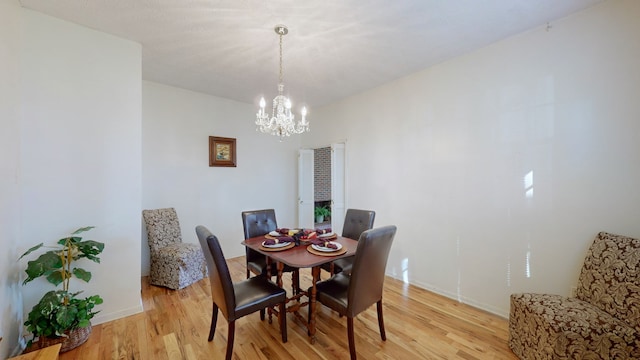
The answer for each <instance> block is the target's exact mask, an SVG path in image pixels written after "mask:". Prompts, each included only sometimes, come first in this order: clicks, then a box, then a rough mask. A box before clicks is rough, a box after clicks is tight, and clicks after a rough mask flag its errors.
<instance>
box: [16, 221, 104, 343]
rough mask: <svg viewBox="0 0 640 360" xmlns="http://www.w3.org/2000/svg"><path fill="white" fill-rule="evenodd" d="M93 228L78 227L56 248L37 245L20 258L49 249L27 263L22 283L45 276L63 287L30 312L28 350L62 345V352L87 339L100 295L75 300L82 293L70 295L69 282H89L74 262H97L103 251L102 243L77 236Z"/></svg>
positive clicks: (52, 292)
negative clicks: (76, 280) (86, 260)
mask: <svg viewBox="0 0 640 360" xmlns="http://www.w3.org/2000/svg"><path fill="white" fill-rule="evenodd" d="M93 228H94V227H93V226H87V227H83V228H80V229H78V230H76V231H74V232H73V233H71V236H69V237H65V238H63V239H60V240H58V242H57V245H56V246H44V244H43V243H40V244H38V245H36V246H34V247H32V248H31V249H29V250H27V252H25V253H24V254H22V256H20V259H22V258H23V257H25V256H27V255H29V254H31V253H32V252H34V251H37V250H39V249H41V248H49V249H50V250H48V251H47V252H45V253H43V254H41V255H40V256H39V257H38V258H37V259H35V260H32V261H29V262H28V263H27V269H26V270H25V272H26V273H27V278H26V279H25V280H24V282H23V283H22V284H23V285H25V284H27V283H28V282H31V281H33V280H35V279H37V278H39V277H45V278H46V279H47V281H48V282H50V283H51V284H53V285H54V286H56V287H58V286H59V285H60V284H62V290H60V289H58V290H51V291H48V292H47V293H45V294H44V295H43V296H42V298H41V299H40V301H39V302H38V303H37V304H36V305H34V306H33V308H32V309H31V312H29V316H28V319H27V321H25V323H24V325H25V326H26V328H27V330H28V331H30V332H31V333H32V334H33V338H31V339H30V340H29V341H28V343H27V347H29V348H32V349H33V350H35V349H40V348H42V347H46V346H50V345H53V344H56V343H62V348H61V350H60V351H61V352H64V351H68V350H71V349H73V348H75V347H77V346H79V345H81V344H82V343H84V342H85V341H86V340H87V339H88V338H89V335H90V334H91V319H92V318H93V317H94V316H95V315H96V314H97V313H98V311H94V310H93V308H94V307H95V306H96V305H99V304H102V298H101V297H100V296H99V295H93V296H89V297H86V298H81V297H78V295H79V294H80V293H82V291H77V292H71V291H70V289H69V283H70V280H71V278H72V277H76V278H78V279H80V280H83V281H85V282H89V280H91V272H89V271H87V270H85V269H82V268H79V267H76V265H75V262H76V261H78V260H81V259H83V258H85V259H88V260H91V261H94V262H96V263H100V258H99V257H98V255H99V254H100V253H101V252H102V250H104V244H103V243H101V242H98V241H94V240H82V237H80V236H77V235H78V234H80V233H82V232H85V231H89V230H91V229H93ZM72 264H73V266H72ZM36 339H37V341H36ZM32 345H34V346H32Z"/></svg>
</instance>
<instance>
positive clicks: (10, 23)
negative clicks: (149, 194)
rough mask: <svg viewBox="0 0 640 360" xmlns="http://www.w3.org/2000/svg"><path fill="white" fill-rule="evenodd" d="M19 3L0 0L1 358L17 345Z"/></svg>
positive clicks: (19, 313) (19, 314) (19, 324)
mask: <svg viewBox="0 0 640 360" xmlns="http://www.w3.org/2000/svg"><path fill="white" fill-rule="evenodd" d="M20 43H21V33H20V7H19V4H18V1H14V0H1V1H0V79H2V80H0V246H1V247H2V252H1V255H0V274H1V275H0V309H1V313H0V319H2V321H0V337H2V338H3V339H2V342H0V359H5V358H7V357H8V356H9V355H10V354H12V353H15V352H16V351H17V350H18V338H19V336H20V335H21V333H20V329H21V327H22V312H23V311H22V292H21V287H20V279H19V278H18V273H19V270H20V269H19V266H18V263H17V261H16V259H17V258H18V256H19V254H18V244H19V238H20V184H19V177H20V172H19V163H18V153H19V150H20V113H19V109H20V98H19V91H18V86H19V75H20V58H19V55H18V54H19V46H20Z"/></svg>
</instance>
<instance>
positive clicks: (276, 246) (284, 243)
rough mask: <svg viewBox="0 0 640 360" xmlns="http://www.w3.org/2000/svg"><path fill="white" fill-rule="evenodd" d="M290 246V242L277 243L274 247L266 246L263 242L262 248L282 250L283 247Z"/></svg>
mask: <svg viewBox="0 0 640 360" xmlns="http://www.w3.org/2000/svg"><path fill="white" fill-rule="evenodd" d="M287 245H289V243H288V242H281V243H277V244H273V245H266V244H265V242H264V241H263V242H262V246H264V247H266V248H271V249H277V248H281V247H285V246H287Z"/></svg>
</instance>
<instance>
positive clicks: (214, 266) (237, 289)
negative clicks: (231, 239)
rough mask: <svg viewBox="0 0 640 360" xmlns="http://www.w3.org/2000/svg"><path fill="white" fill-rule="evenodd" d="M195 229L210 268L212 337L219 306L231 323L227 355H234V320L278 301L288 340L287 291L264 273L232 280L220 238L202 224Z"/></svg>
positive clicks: (211, 337)
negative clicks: (237, 280)
mask: <svg viewBox="0 0 640 360" xmlns="http://www.w3.org/2000/svg"><path fill="white" fill-rule="evenodd" d="M196 233H197V234H198V240H199V241H200V246H201V247H202V252H203V253H204V254H205V258H206V261H207V267H208V268H209V281H210V283H211V297H212V298H213V313H212V315H211V329H210V330H209V341H211V340H213V336H214V335H215V332H216V323H217V320H218V310H220V311H221V312H222V315H223V316H224V317H225V318H226V319H227V322H228V323H229V325H228V326H229V331H228V335H227V355H226V359H227V360H229V359H231V355H232V354H233V339H234V335H235V321H236V320H237V319H239V318H241V317H243V316H245V315H249V314H251V313H254V312H256V311H258V310H264V309H265V308H267V307H273V306H275V305H278V306H279V311H278V318H279V320H280V321H279V322H280V333H281V335H282V342H283V343H285V342H287V321H286V314H287V313H286V309H285V302H286V300H287V294H286V292H285V291H284V290H283V289H281V288H280V287H278V286H277V285H275V284H274V283H272V282H271V281H269V280H268V279H267V278H266V277H264V276H255V277H252V278H249V279H246V280H243V281H241V282H237V283H233V282H232V281H231V274H230V273H229V267H228V266H227V262H226V261H225V258H224V254H223V253H222V249H221V248H220V243H219V242H218V238H217V237H216V236H215V235H213V234H212V233H211V232H210V231H209V230H208V229H207V228H206V227H204V226H202V225H200V226H198V227H196Z"/></svg>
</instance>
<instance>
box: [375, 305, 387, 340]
mask: <svg viewBox="0 0 640 360" xmlns="http://www.w3.org/2000/svg"><path fill="white" fill-rule="evenodd" d="M376 306H377V308H378V326H379V327H380V337H381V338H382V341H386V340H387V334H386V333H385V332H384V318H383V317H382V299H380V300H378V302H377V303H376Z"/></svg>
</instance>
